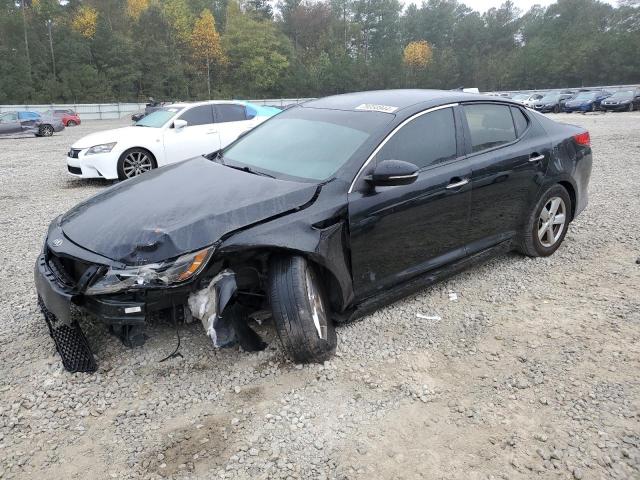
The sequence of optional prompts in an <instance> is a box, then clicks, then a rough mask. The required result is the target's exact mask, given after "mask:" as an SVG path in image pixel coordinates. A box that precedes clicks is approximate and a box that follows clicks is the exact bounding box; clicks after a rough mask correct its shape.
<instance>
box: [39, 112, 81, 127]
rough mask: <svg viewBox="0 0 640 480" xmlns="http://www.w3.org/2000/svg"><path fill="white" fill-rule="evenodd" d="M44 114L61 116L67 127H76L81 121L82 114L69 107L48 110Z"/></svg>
mask: <svg viewBox="0 0 640 480" xmlns="http://www.w3.org/2000/svg"><path fill="white" fill-rule="evenodd" d="M43 115H45V116H51V117H60V120H61V121H62V124H63V125H64V126H65V127H75V126H76V125H80V123H81V121H80V115H78V114H77V113H76V112H74V111H73V110H71V109H69V108H64V109H54V110H47V111H46V112H44V114H43Z"/></svg>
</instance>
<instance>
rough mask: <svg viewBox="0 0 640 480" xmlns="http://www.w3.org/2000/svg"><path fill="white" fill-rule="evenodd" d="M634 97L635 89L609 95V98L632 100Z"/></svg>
mask: <svg viewBox="0 0 640 480" xmlns="http://www.w3.org/2000/svg"><path fill="white" fill-rule="evenodd" d="M632 98H633V91H631V90H629V91H624V92H616V93H614V94H613V95H611V96H610V97H609V100H631V99H632Z"/></svg>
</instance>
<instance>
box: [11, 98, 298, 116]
mask: <svg viewBox="0 0 640 480" xmlns="http://www.w3.org/2000/svg"><path fill="white" fill-rule="evenodd" d="M307 100H311V99H309V98H274V99H263V100H248V101H249V102H252V103H255V104H256V105H273V106H277V107H284V106H287V105H291V104H298V103H301V102H305V101H307ZM144 107H145V104H144V103H75V104H74V103H67V104H61V103H54V104H49V105H0V113H2V112H11V111H24V110H28V111H32V112H44V111H46V110H54V109H69V108H70V109H72V110H74V111H75V112H77V113H78V115H80V118H81V119H82V120H112V119H118V118H122V117H127V116H129V115H131V114H132V113H135V112H139V111H142V110H144Z"/></svg>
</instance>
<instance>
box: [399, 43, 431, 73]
mask: <svg viewBox="0 0 640 480" xmlns="http://www.w3.org/2000/svg"><path fill="white" fill-rule="evenodd" d="M432 57H433V52H432V51H431V46H430V45H429V43H427V41H426V40H420V41H417V42H410V43H409V44H408V45H407V46H406V47H405V48H404V54H403V57H402V61H403V62H404V64H405V65H406V66H407V67H409V68H410V69H413V70H424V69H425V68H426V67H427V65H428V64H429V62H431V58H432Z"/></svg>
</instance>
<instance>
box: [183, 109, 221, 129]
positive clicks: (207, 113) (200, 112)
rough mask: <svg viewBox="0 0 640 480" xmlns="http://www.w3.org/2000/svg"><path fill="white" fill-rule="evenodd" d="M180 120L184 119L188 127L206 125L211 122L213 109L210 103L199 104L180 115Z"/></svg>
mask: <svg viewBox="0 0 640 480" xmlns="http://www.w3.org/2000/svg"><path fill="white" fill-rule="evenodd" d="M180 120H185V121H186V122H187V126H189V127H193V126H195V125H208V124H210V123H213V110H212V108H211V105H199V106H197V107H193V108H190V109H189V110H187V111H186V112H184V113H183V114H182V115H180Z"/></svg>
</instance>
